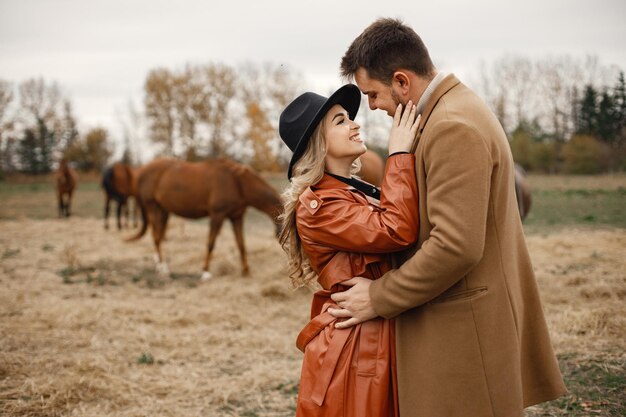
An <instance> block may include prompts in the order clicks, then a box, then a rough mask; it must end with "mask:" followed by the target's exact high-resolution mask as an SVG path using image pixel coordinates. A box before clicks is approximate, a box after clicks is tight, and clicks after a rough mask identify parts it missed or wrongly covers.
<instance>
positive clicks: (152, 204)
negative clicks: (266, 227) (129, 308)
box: [128, 158, 282, 280]
mask: <svg viewBox="0 0 626 417" xmlns="http://www.w3.org/2000/svg"><path fill="white" fill-rule="evenodd" d="M136 182H137V197H138V198H137V201H138V202H139V205H140V208H141V212H142V218H143V223H142V226H141V230H140V231H139V232H138V233H137V234H136V235H135V236H133V237H131V238H129V239H128V240H129V241H132V240H137V239H139V238H140V237H141V236H143V235H144V234H145V232H146V230H147V228H148V224H149V225H150V226H151V229H152V238H153V239H154V245H155V247H156V256H155V257H156V259H157V268H158V269H159V271H160V272H163V273H167V272H168V269H167V264H166V263H165V262H164V259H163V255H162V253H161V241H162V240H163V238H164V236H165V229H166V226H167V220H168V217H169V214H170V213H173V214H176V215H178V216H181V217H184V218H188V219H198V218H202V217H207V216H208V217H209V218H210V223H209V238H208V247H207V253H206V257H205V260H204V270H203V273H202V277H201V279H202V280H207V279H209V278H211V273H210V272H209V267H210V262H211V256H212V253H213V249H214V247H215V239H216V237H217V235H218V233H219V231H220V229H221V227H222V223H223V222H224V220H226V219H229V220H230V222H231V224H232V226H233V231H234V233H235V238H236V240H237V246H238V247H239V253H240V256H241V265H242V272H243V275H248V274H249V273H250V268H249V266H248V261H247V259H246V251H245V247H244V240H243V215H244V212H245V210H246V208H247V207H248V206H252V207H254V208H256V209H258V210H260V211H262V212H264V213H266V214H267V215H268V216H270V218H271V219H272V221H273V222H274V224H275V226H276V235H278V231H279V226H280V222H279V220H278V216H279V214H280V213H281V212H282V200H281V198H280V196H279V195H278V193H277V192H276V190H274V188H272V187H271V186H270V185H269V184H268V183H267V182H266V181H265V180H263V179H262V178H261V177H260V176H259V175H257V174H256V173H255V172H253V171H252V169H250V168H249V167H247V166H245V165H241V164H238V163H236V162H233V161H231V160H229V159H225V158H220V159H214V160H207V161H202V162H185V161H180V160H175V159H157V160H155V161H153V162H151V163H149V164H147V165H144V166H143V167H142V168H141V169H140V171H139V173H138V175H137V181H136Z"/></svg>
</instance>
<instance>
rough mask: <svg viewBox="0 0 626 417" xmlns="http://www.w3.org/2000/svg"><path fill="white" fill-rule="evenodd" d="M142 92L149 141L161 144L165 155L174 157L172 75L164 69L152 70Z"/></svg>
mask: <svg viewBox="0 0 626 417" xmlns="http://www.w3.org/2000/svg"><path fill="white" fill-rule="evenodd" d="M144 90H145V97H144V105H145V109H146V118H147V120H148V132H149V135H150V139H151V140H152V141H153V142H155V143H158V144H161V145H162V146H163V150H164V153H165V154H166V155H174V129H175V118H176V115H175V104H174V75H173V74H172V73H171V72H170V71H169V70H167V69H165V68H157V69H154V70H152V71H150V73H149V74H148V78H147V79H146V82H145V84H144Z"/></svg>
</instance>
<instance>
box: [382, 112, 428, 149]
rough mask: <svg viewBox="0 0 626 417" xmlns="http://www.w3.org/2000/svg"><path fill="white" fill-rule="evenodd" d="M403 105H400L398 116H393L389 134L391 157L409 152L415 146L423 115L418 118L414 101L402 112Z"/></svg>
mask: <svg viewBox="0 0 626 417" xmlns="http://www.w3.org/2000/svg"><path fill="white" fill-rule="evenodd" d="M402 110H403V109H402V104H398V108H397V109H396V114H395V115H394V116H393V125H392V126H391V133H389V155H391V154H392V153H395V152H409V151H410V150H411V146H412V145H413V140H415V136H416V135H417V128H418V127H419V124H420V119H421V118H422V115H421V114H420V115H418V116H417V117H415V116H416V114H415V113H416V112H417V110H416V106H415V105H414V104H413V102H412V101H410V100H409V102H408V103H407V104H406V108H405V109H404V111H402Z"/></svg>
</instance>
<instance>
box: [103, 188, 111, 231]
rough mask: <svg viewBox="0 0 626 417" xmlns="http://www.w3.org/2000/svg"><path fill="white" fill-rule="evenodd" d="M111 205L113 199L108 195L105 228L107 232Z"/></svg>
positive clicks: (105, 207) (105, 204)
mask: <svg viewBox="0 0 626 417" xmlns="http://www.w3.org/2000/svg"><path fill="white" fill-rule="evenodd" d="M110 204H111V197H109V195H108V194H107V195H106V201H105V203H104V228H105V229H106V230H109V210H110Z"/></svg>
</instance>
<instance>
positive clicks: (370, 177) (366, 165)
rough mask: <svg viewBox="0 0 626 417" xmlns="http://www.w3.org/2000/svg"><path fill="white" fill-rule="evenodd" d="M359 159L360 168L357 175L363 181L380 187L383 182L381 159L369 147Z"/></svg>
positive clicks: (383, 165) (383, 168) (382, 163)
mask: <svg viewBox="0 0 626 417" xmlns="http://www.w3.org/2000/svg"><path fill="white" fill-rule="evenodd" d="M360 159H361V169H360V170H359V172H358V173H357V175H358V176H359V177H360V178H361V179H362V180H363V181H365V182H369V183H370V184H373V185H375V186H377V187H380V186H381V185H382V183H383V173H384V171H385V163H384V162H383V159H382V158H381V157H380V156H378V154H377V153H376V152H374V151H371V150H369V149H368V150H367V151H365V153H364V154H363V155H361V157H360Z"/></svg>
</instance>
